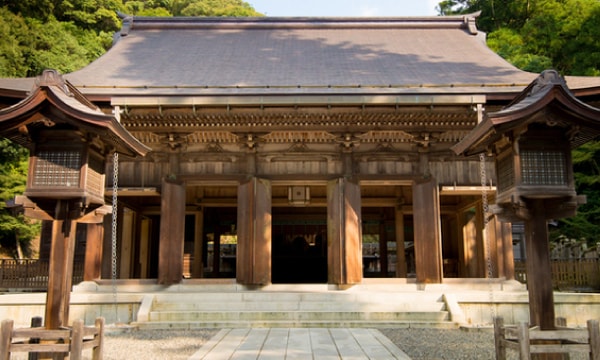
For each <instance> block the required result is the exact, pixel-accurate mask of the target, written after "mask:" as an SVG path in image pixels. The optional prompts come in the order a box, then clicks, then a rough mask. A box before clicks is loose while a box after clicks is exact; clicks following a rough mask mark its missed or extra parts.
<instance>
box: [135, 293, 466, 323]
mask: <svg viewBox="0 0 600 360" xmlns="http://www.w3.org/2000/svg"><path fill="white" fill-rule="evenodd" d="M132 325H135V326H138V327H139V328H140V329H168V328H178V329H190V328H246V327H409V326H410V327H441V328H456V327H458V324H457V323H455V322H453V321H452V319H451V314H450V312H449V310H448V306H447V304H446V302H445V297H444V296H443V295H442V294H441V293H440V292H426V291H408V292H390V291H385V290H382V289H367V288H354V289H351V290H330V289H328V288H327V285H323V286H322V287H319V286H311V287H309V288H306V286H304V287H298V286H295V287H294V288H293V289H288V288H287V287H285V286H282V287H279V288H278V287H277V286H271V287H269V289H268V290H235V291H231V290H227V289H224V290H209V291H202V292H189V293H188V292H177V293H169V292H161V293H154V294H146V295H145V297H144V299H143V301H142V304H141V306H140V309H139V312H138V316H137V322H135V324H132Z"/></svg>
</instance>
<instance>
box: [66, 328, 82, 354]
mask: <svg viewBox="0 0 600 360" xmlns="http://www.w3.org/2000/svg"><path fill="white" fill-rule="evenodd" d="M82 352H83V320H81V319H77V320H75V321H73V327H72V328H71V346H70V349H69V360H81V355H82Z"/></svg>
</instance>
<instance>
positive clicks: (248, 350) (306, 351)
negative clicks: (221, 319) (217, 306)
mask: <svg viewBox="0 0 600 360" xmlns="http://www.w3.org/2000/svg"><path fill="white" fill-rule="evenodd" d="M209 359H215V360H223V359H231V360H233V359H235V360H249V359H259V360H275V359H278V360H283V359H285V360H307V359H314V360H334V359H335V360H338V359H343V360H363V359H377V360H386V359H390V360H391V359H408V360H410V358H409V357H408V355H406V354H405V353H404V352H403V351H402V350H400V349H399V348H398V347H397V346H396V345H394V344H393V343H392V342H391V341H390V340H389V339H388V338H387V337H385V336H384V335H383V334H381V333H380V332H379V331H378V330H375V329H363V328H352V329H343V328H329V329H327V328H247V329H223V330H221V331H220V332H219V333H218V334H217V335H215V336H214V337H213V338H212V339H211V340H210V341H208V342H207V343H206V344H204V346H202V348H201V349H200V350H198V352H196V353H195V354H194V355H192V356H191V357H190V358H189V360H209Z"/></svg>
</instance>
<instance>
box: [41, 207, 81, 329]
mask: <svg viewBox="0 0 600 360" xmlns="http://www.w3.org/2000/svg"><path fill="white" fill-rule="evenodd" d="M69 205H70V204H69V202H68V201H64V200H59V201H58V203H57V204H56V214H57V218H59V219H63V220H54V221H53V222H52V241H51V244H50V264H49V268H48V292H47V295H46V315H45V317H44V320H45V327H46V329H58V328H60V327H62V326H67V325H68V324H69V305H70V300H71V285H72V282H73V257H74V254H75V233H76V231H75V227H76V225H77V223H76V222H75V221H73V220H71V219H70V218H69V216H68V214H69V212H70V211H71V210H72V209H70V208H69Z"/></svg>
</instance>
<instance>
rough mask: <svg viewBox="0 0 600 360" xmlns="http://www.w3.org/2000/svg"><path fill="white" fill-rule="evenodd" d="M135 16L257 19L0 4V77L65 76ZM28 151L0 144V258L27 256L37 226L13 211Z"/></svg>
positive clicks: (111, 2) (209, 7)
mask: <svg viewBox="0 0 600 360" xmlns="http://www.w3.org/2000/svg"><path fill="white" fill-rule="evenodd" d="M118 12H121V13H124V14H131V15H140V16H261V14H260V13H257V12H256V11H255V10H254V9H253V8H252V7H251V6H250V5H249V4H248V3H246V2H244V1H242V0H131V1H128V0H63V1H54V0H0V77H32V76H37V75H39V74H40V73H41V72H42V71H43V70H45V69H56V70H58V71H59V72H61V73H69V72H72V71H75V70H77V69H80V68H82V67H84V66H85V65H87V64H89V63H90V62H91V61H93V60H95V59H97V58H98V57H99V56H100V55H102V54H103V53H104V52H105V51H106V50H107V49H108V48H109V47H110V46H111V44H112V36H113V33H114V32H115V31H117V30H118V29H119V28H120V26H121V20H120V18H119V16H118V15H117V14H118ZM27 160H28V152H27V151H26V150H25V149H22V148H20V147H19V146H17V145H14V144H12V143H11V142H10V141H8V140H6V139H0V254H1V255H2V256H6V255H9V256H12V257H16V258H21V257H23V256H31V255H32V254H31V247H30V244H31V242H32V240H33V239H34V238H35V237H36V236H38V234H39V231H40V224H39V222H35V221H31V220H29V219H26V218H25V217H24V216H23V215H22V214H20V213H19V212H18V211H17V210H18V208H16V207H13V206H12V205H14V204H12V203H11V202H12V200H13V199H14V197H15V195H19V194H22V193H23V191H24V190H25V183H26V180H27Z"/></svg>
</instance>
